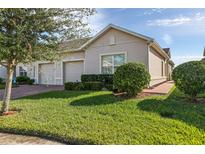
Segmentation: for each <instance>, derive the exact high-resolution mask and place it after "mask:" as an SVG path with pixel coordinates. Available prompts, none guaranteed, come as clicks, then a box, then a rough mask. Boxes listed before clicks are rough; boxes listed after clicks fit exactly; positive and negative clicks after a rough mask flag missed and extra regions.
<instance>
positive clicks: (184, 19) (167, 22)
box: [147, 12, 205, 27]
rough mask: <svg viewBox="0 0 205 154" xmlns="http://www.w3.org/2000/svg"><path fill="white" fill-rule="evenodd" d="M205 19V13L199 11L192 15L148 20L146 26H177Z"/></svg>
mask: <svg viewBox="0 0 205 154" xmlns="http://www.w3.org/2000/svg"><path fill="white" fill-rule="evenodd" d="M204 20H205V15H204V14H201V13H200V12H198V13H196V14H195V15H193V16H182V15H180V16H178V17H175V18H166V19H156V20H148V21H147V25H148V26H167V27H172V26H179V25H184V24H192V23H196V22H201V21H204Z"/></svg>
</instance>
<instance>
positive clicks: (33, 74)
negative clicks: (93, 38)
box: [27, 51, 85, 85]
mask: <svg viewBox="0 0 205 154" xmlns="http://www.w3.org/2000/svg"><path fill="white" fill-rule="evenodd" d="M84 58H85V52H84V51H79V52H70V53H62V54H61V55H60V58H59V59H58V60H57V61H54V62H53V64H54V72H53V75H54V84H56V85H63V62H68V61H79V60H81V61H82V60H83V61H84ZM46 63H50V62H48V61H38V62H35V63H32V64H30V65H27V67H28V76H29V77H30V78H32V79H35V81H36V83H37V84H38V83H39V72H40V70H39V65H40V64H46Z"/></svg>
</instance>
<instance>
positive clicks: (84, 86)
mask: <svg viewBox="0 0 205 154" xmlns="http://www.w3.org/2000/svg"><path fill="white" fill-rule="evenodd" d="M102 88H103V84H102V82H67V83H65V90H102Z"/></svg>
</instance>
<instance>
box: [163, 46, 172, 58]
mask: <svg viewBox="0 0 205 154" xmlns="http://www.w3.org/2000/svg"><path fill="white" fill-rule="evenodd" d="M163 50H164V51H165V52H166V54H167V55H168V56H169V57H171V53H170V48H163Z"/></svg>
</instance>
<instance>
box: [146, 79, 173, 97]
mask: <svg viewBox="0 0 205 154" xmlns="http://www.w3.org/2000/svg"><path fill="white" fill-rule="evenodd" d="M173 85H174V82H173V81H167V82H164V83H162V84H160V85H157V86H155V87H152V88H147V89H144V90H143V92H144V93H150V94H162V95H165V94H167V93H168V92H169V91H170V90H171V88H172V87H173Z"/></svg>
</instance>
